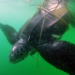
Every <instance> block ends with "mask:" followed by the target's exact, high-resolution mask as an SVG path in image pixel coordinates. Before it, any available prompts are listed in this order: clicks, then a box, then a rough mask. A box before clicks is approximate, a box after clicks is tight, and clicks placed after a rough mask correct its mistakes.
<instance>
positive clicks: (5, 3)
mask: <svg viewBox="0 0 75 75" xmlns="http://www.w3.org/2000/svg"><path fill="white" fill-rule="evenodd" d="M27 1H29V0H27ZM41 2H42V0H32V1H31V2H28V3H27V2H26V1H25V0H0V23H3V24H8V25H10V26H12V27H14V28H15V29H16V30H17V31H18V30H19V29H20V27H21V26H22V25H23V24H24V23H25V22H26V21H27V20H28V19H29V18H31V17H32V16H33V15H34V13H35V12H36V10H37V6H38V5H39V4H41ZM74 5H75V1H71V2H70V3H69V4H68V8H69V9H70V11H71V12H72V15H73V16H74V17H75V6H74ZM61 40H66V41H69V42H71V43H74V44H75V28H73V27H72V26H71V25H70V26H69V30H68V31H66V32H65V34H64V35H63V37H62V38H61ZM11 48H12V45H10V43H9V42H8V41H7V39H6V37H5V35H4V34H3V32H2V31H1V30H0V75H69V74H67V73H66V72H63V71H61V70H59V69H57V68H55V67H54V66H52V65H51V64H49V63H47V62H46V61H45V60H44V59H43V58H42V57H41V56H39V67H41V68H47V69H49V70H47V69H39V72H38V67H37V61H36V60H35V59H34V58H32V57H31V56H28V57H27V58H26V59H25V60H23V61H21V62H19V63H17V64H11V63H9V59H8V56H9V53H10V50H11ZM34 57H35V58H36V57H37V53H36V54H35V55H34ZM38 73H39V74H38Z"/></svg>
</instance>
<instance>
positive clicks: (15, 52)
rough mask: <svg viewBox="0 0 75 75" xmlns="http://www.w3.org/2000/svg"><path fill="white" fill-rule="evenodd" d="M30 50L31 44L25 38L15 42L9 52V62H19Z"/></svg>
mask: <svg viewBox="0 0 75 75" xmlns="http://www.w3.org/2000/svg"><path fill="white" fill-rule="evenodd" d="M29 51H30V46H29V45H28V43H27V42H26V41H25V40H24V39H20V40H19V41H18V42H17V43H15V44H14V46H13V47H12V50H11V52H10V54H9V62H11V63H17V62H20V61H21V60H23V59H24V58H26V57H27V55H28V53H29Z"/></svg>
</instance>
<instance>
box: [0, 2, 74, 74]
mask: <svg viewBox="0 0 75 75" xmlns="http://www.w3.org/2000/svg"><path fill="white" fill-rule="evenodd" d="M64 6H65V5H64V3H63V2H61V3H60V5H59V6H58V7H57V9H56V10H55V11H52V12H50V13H48V12H47V10H46V11H45V9H42V8H41V10H40V9H39V11H38V12H37V13H36V14H35V16H34V17H33V18H32V19H31V20H28V21H27V22H26V23H25V24H24V25H23V26H22V27H21V28H20V30H19V32H18V33H17V32H16V30H15V29H14V28H13V27H12V26H9V25H4V24H2V23H0V29H1V30H2V31H3V33H4V34H5V36H6V38H7V40H8V41H9V43H10V44H11V45H13V47H12V49H11V52H10V55H9V61H10V62H11V63H17V62H19V61H21V60H23V59H25V58H26V57H27V55H28V54H30V55H33V54H34V53H35V52H39V53H40V55H41V56H42V57H43V58H44V59H45V60H46V61H47V62H49V63H50V64H52V65H54V66H55V67H56V68H58V69H61V70H63V71H65V72H67V73H69V74H70V75H75V61H74V60H75V45H74V44H72V43H70V42H67V41H59V39H60V38H61V37H62V35H63V34H64V33H65V31H66V30H67V29H68V24H69V11H68V10H67V9H66V8H65V7H64ZM48 7H49V5H48ZM51 14H54V15H55V16H58V17H60V19H58V18H56V17H55V16H53V15H51ZM43 20H44V23H43ZM71 20H72V19H71ZM72 21H73V20H72ZM42 25H43V27H42ZM73 26H74V25H73ZM42 28H43V29H42ZM41 32H42V33H41ZM39 42H40V43H39ZM33 48H35V49H36V50H33Z"/></svg>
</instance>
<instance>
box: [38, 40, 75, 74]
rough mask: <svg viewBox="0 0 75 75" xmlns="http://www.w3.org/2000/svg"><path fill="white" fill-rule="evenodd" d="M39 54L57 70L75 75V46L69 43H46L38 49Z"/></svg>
mask: <svg viewBox="0 0 75 75" xmlns="http://www.w3.org/2000/svg"><path fill="white" fill-rule="evenodd" d="M38 52H39V53H40V55H41V56H42V57H43V58H44V59H45V60H46V61H47V62H48V63H50V64H52V65H53V66H55V67H56V68H58V69H60V70H63V71H65V72H67V73H69V74H70V75H75V44H72V43H70V42H67V41H56V42H53V43H45V44H42V45H40V46H39V47H38Z"/></svg>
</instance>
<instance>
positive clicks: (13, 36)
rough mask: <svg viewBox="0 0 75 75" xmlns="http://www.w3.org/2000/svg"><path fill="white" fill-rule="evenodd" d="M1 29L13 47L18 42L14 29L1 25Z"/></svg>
mask: <svg viewBox="0 0 75 75" xmlns="http://www.w3.org/2000/svg"><path fill="white" fill-rule="evenodd" d="M0 29H1V30H2V31H3V33H4V34H5V36H6V38H7V40H8V41H9V43H10V44H11V45H13V44H14V43H16V42H17V32H16V30H15V29H14V28H13V27H11V26H9V25H3V24H1V23H0Z"/></svg>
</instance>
